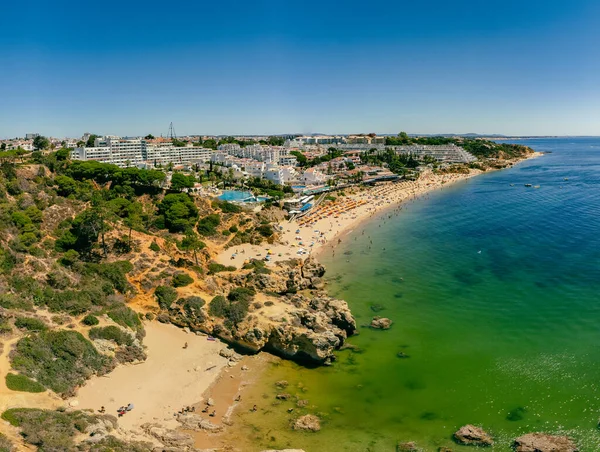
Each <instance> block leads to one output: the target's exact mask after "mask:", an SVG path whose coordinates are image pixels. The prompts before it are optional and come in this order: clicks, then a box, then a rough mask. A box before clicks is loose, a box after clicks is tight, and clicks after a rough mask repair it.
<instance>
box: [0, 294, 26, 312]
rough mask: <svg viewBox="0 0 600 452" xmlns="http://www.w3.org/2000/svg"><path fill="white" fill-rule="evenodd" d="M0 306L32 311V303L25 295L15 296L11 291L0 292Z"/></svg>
mask: <svg viewBox="0 0 600 452" xmlns="http://www.w3.org/2000/svg"><path fill="white" fill-rule="evenodd" d="M0 307H2V308H6V309H21V310H22V311H33V308H34V307H33V303H32V302H31V301H30V300H28V299H27V298H25V297H17V296H15V295H13V294H11V293H3V294H0Z"/></svg>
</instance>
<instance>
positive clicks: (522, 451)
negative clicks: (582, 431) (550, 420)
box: [514, 433, 579, 452]
mask: <svg viewBox="0 0 600 452" xmlns="http://www.w3.org/2000/svg"><path fill="white" fill-rule="evenodd" d="M514 446H515V450H516V451H517V452H577V451H578V450H579V449H577V446H576V445H575V443H574V442H573V441H572V440H571V439H570V438H569V437H567V436H554V435H547V434H546V433H527V434H526V435H523V436H519V437H518V438H517V439H515V444H514Z"/></svg>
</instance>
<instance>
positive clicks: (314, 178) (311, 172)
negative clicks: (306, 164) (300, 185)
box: [302, 168, 327, 185]
mask: <svg viewBox="0 0 600 452" xmlns="http://www.w3.org/2000/svg"><path fill="white" fill-rule="evenodd" d="M326 181H327V177H326V176H325V174H323V173H322V172H321V171H319V170H318V169H317V168H308V169H307V170H306V171H304V173H302V182H304V183H305V184H306V185H321V184H324V183H325V182H326Z"/></svg>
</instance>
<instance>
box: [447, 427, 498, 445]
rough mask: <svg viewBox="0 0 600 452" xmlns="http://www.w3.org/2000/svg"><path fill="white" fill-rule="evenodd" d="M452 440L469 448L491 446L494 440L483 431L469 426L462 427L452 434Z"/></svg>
mask: <svg viewBox="0 0 600 452" xmlns="http://www.w3.org/2000/svg"><path fill="white" fill-rule="evenodd" d="M454 438H455V439H456V441H457V442H459V443H460V444H466V445H470V446H491V445H492V444H494V440H493V439H492V437H491V436H490V435H489V434H488V433H487V432H486V431H485V430H483V429H482V428H480V427H476V426H474V425H471V424H468V425H464V426H462V427H461V428H460V429H459V430H458V431H457V432H456V433H454Z"/></svg>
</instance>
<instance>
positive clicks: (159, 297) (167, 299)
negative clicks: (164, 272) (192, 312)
mask: <svg viewBox="0 0 600 452" xmlns="http://www.w3.org/2000/svg"><path fill="white" fill-rule="evenodd" d="M154 296H155V297H156V301H158V305H159V306H160V308H161V309H169V307H170V306H171V305H172V304H173V302H174V301H175V300H177V291H176V290H175V289H173V288H172V287H169V286H158V287H157V288H156V290H155V291H154Z"/></svg>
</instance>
